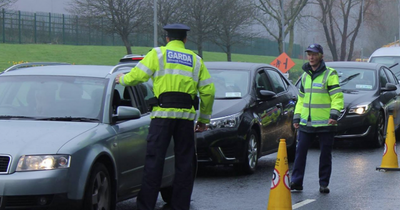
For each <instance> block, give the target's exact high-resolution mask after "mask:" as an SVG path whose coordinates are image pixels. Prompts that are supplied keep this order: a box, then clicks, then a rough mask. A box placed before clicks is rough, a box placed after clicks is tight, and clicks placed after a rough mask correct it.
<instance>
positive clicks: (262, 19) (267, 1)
mask: <svg viewBox="0 0 400 210" xmlns="http://www.w3.org/2000/svg"><path fill="white" fill-rule="evenodd" d="M282 1H283V0H258V3H256V7H257V8H258V9H259V13H260V15H256V16H255V19H256V20H257V21H258V22H259V23H260V24H261V25H262V26H263V27H264V28H265V30H267V32H268V34H269V35H271V36H272V37H273V38H274V39H275V40H276V41H277V42H278V48H279V53H282V52H283V50H284V49H283V42H284V40H283V39H282V34H283V37H286V36H287V35H288V34H290V37H289V48H288V53H287V54H288V55H289V56H291V55H292V50H293V43H294V26H295V23H296V20H297V17H298V15H299V14H300V12H301V10H302V9H303V8H304V7H305V6H306V4H307V1H308V0H290V2H289V3H288V4H287V5H283V10H284V15H283V18H282V9H281V8H282V7H281V4H283V2H282ZM271 23H272V24H273V25H271ZM282 23H283V26H284V27H285V30H283V28H282ZM271 26H272V27H271ZM276 28H278V31H276V30H275V29H276Z"/></svg>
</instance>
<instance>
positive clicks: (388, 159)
mask: <svg viewBox="0 0 400 210" xmlns="http://www.w3.org/2000/svg"><path fill="white" fill-rule="evenodd" d="M376 170H379V171H400V168H399V163H398V161H397V151H396V135H395V133H394V121H393V116H392V115H389V120H388V125H387V132H386V139H385V149H384V152H383V157H382V164H381V166H380V167H376Z"/></svg>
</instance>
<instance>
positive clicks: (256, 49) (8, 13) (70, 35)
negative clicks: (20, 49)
mask: <svg viewBox="0 0 400 210" xmlns="http://www.w3.org/2000/svg"><path fill="white" fill-rule="evenodd" d="M104 21H105V20H102V19H96V20H93V19H86V18H83V17H79V16H74V15H66V14H55V13H43V12H38V13H31V12H23V11H14V10H5V9H4V8H3V9H2V10H1V14H0V42H2V43H14V44H32V43H40V44H43V43H47V44H50V43H51V44H65V45H105V46H123V45H124V44H123V42H122V40H121V38H120V36H119V35H118V34H110V33H106V32H104V31H101V30H98V29H96V28H98V27H94V26H96V25H97V26H98V25H102V24H103V23H104ZM129 40H130V41H131V43H132V44H133V45H135V46H144V47H152V46H153V45H154V43H153V34H152V33H151V34H145V33H133V34H132V35H131V36H130V38H129ZM286 46H287V45H286ZM187 47H188V48H189V49H193V50H196V45H194V44H193V43H190V42H189V43H188V44H187ZM203 48H204V50H205V51H213V52H222V50H221V49H220V48H219V47H218V46H217V45H215V44H212V43H208V42H205V43H204V47H203ZM232 53H240V54H251V55H268V56H278V54H279V52H278V47H277V43H276V42H274V41H271V40H269V39H263V38H254V39H252V40H248V41H247V42H246V44H245V45H243V46H234V47H233V49H232ZM301 54H302V52H301V47H300V46H299V45H295V46H294V49H293V56H292V57H293V58H297V57H299V56H300V55H301Z"/></svg>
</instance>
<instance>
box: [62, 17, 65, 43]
mask: <svg viewBox="0 0 400 210" xmlns="http://www.w3.org/2000/svg"><path fill="white" fill-rule="evenodd" d="M62 39H63V44H65V15H64V14H63V15H62Z"/></svg>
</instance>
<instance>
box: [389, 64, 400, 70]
mask: <svg viewBox="0 0 400 210" xmlns="http://www.w3.org/2000/svg"><path fill="white" fill-rule="evenodd" d="M397 65H399V63H395V64H393V65H391V66H389V67H388V68H389V69H391V68H393V67H395V66H397Z"/></svg>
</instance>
